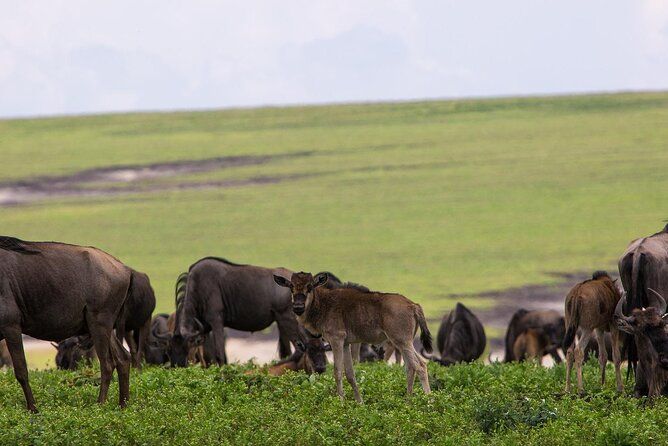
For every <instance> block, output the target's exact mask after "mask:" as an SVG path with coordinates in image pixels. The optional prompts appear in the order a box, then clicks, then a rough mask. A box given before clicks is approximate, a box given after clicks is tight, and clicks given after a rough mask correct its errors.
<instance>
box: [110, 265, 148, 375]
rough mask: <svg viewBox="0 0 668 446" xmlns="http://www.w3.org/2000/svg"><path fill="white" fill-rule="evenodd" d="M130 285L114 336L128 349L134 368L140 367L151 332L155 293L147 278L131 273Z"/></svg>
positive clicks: (137, 272) (140, 274) (143, 275)
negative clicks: (123, 341)
mask: <svg viewBox="0 0 668 446" xmlns="http://www.w3.org/2000/svg"><path fill="white" fill-rule="evenodd" d="M131 283H132V285H131V286H130V292H129V293H128V298H127V299H126V301H125V304H124V305H123V309H122V310H121V314H120V316H119V317H118V321H117V322H116V336H118V338H119V339H120V340H123V339H125V342H126V343H127V344H128V347H130V356H131V358H132V363H133V365H134V366H135V367H137V368H139V367H141V360H142V357H143V356H144V352H145V346H146V342H147V339H148V336H149V333H150V331H151V314H153V310H155V293H154V292H153V288H152V287H151V281H150V280H149V278H148V276H147V275H146V274H144V273H141V272H139V271H134V270H133V271H132V282H131Z"/></svg>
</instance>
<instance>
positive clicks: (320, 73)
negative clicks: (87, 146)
mask: <svg viewBox="0 0 668 446" xmlns="http://www.w3.org/2000/svg"><path fill="white" fill-rule="evenodd" d="M0 11H2V14H1V15H0V117H11V116H30V115H52V114H65V113H67V114H70V113H90V112H104V111H125V110H170V109H197V108H219V107H232V106H255V105H264V104H295V103H326V102H348V101H377V100H392V99H413V98H456V97H474V96H500V95H502V96H507V95H531V94H551V93H568V92H588V91H617V90H646V89H653V90H656V89H668V1H665V0H606V1H602V0H600V1H599V0H591V1H590V0H560V1H539V0H505V1H497V0H490V1H476V0H466V1H461V0H459V1H447V0H440V1H415V2H404V1H388V0H382V1H375V0H369V1H363V0H356V1H343V0H338V1H317V0H308V1H285V0H284V1H268V0H262V1H252V0H247V1H242V2H241V1H240V2H221V1H187V2H186V1H182V2H171V1H138V0H133V1H119V0H116V1H99V2H98V1H95V2H91V1H83V0H82V1H75V0H71V1H58V0H44V1H30V0H20V1H17V0H0Z"/></svg>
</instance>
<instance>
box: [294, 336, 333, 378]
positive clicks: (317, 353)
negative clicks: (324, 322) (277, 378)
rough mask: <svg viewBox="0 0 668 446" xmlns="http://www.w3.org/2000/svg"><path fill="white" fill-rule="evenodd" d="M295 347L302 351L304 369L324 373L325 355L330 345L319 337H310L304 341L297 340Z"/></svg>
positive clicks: (325, 366) (325, 365) (325, 368)
mask: <svg viewBox="0 0 668 446" xmlns="http://www.w3.org/2000/svg"><path fill="white" fill-rule="evenodd" d="M295 347H297V348H298V349H299V350H300V351H302V352H303V353H304V357H305V358H304V359H305V361H306V369H307V371H308V370H312V371H313V372H315V373H324V372H325V370H327V355H326V354H325V352H327V351H330V350H331V349H332V346H331V345H329V344H327V343H325V342H323V340H322V338H321V337H312V338H310V339H307V340H306V342H302V341H297V342H295Z"/></svg>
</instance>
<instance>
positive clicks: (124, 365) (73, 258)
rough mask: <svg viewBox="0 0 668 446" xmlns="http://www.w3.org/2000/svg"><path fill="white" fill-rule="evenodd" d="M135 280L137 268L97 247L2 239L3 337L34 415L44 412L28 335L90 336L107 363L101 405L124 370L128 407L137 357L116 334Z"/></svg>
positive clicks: (123, 397)
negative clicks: (29, 360) (32, 376)
mask: <svg viewBox="0 0 668 446" xmlns="http://www.w3.org/2000/svg"><path fill="white" fill-rule="evenodd" d="M131 277H132V274H131V270H130V268H128V267H127V266H125V265H124V264H123V263H121V262H120V261H119V260H117V259H116V258H114V257H112V256H111V255H109V254H107V253H106V252H104V251H101V250H99V249H97V248H92V247H84V246H76V245H68V244H64V243H56V242H26V241H22V240H19V239H16V238H13V237H0V302H2V305H0V333H2V337H4V338H5V339H6V340H7V347H8V349H9V353H10V354H11V357H12V362H13V364H14V375H15V376H16V379H17V380H18V382H19V383H20V384H21V387H22V388H23V393H24V395H25V399H26V406H27V408H28V410H30V411H33V412H35V411H37V408H36V407H35V399H34V397H33V394H32V390H31V389H30V384H29V382H28V367H27V364H26V359H25V354H24V351H23V340H22V337H21V335H22V333H25V334H28V335H30V336H32V337H34V338H37V339H43V340H47V341H55V342H58V341H62V340H63V339H66V338H69V337H70V336H76V335H82V334H87V333H89V334H90V335H91V337H92V339H93V343H94V345H95V350H96V352H97V354H98V358H99V360H100V374H101V381H100V393H99V397H98V402H100V403H102V402H104V401H106V399H107V393H108V390H109V384H110V382H111V377H112V373H113V370H114V368H116V370H117V372H118V384H119V404H120V405H121V407H124V406H125V405H126V403H127V400H128V397H129V394H130V380H129V374H130V370H129V367H130V358H129V354H128V352H127V351H126V350H125V349H124V348H123V345H122V344H121V343H120V342H119V341H118V339H116V337H115V336H113V335H112V330H113V327H114V322H115V321H116V319H117V317H118V314H119V312H120V311H121V307H122V306H123V302H124V301H125V299H126V296H127V294H128V290H129V288H130V281H131Z"/></svg>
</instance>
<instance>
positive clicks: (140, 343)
mask: <svg viewBox="0 0 668 446" xmlns="http://www.w3.org/2000/svg"><path fill="white" fill-rule="evenodd" d="M136 331H139V335H138V336H137V337H138V338H139V339H138V340H137V363H136V364H135V366H136V367H137V368H138V369H139V368H141V362H142V360H143V359H144V356H145V355H146V343H147V342H148V334H149V333H150V332H151V318H150V317H149V318H148V319H146V322H144V325H143V326H142V327H141V328H140V329H139V330H136Z"/></svg>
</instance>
